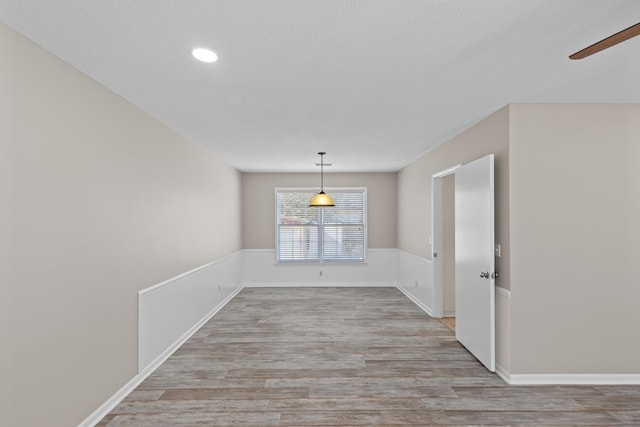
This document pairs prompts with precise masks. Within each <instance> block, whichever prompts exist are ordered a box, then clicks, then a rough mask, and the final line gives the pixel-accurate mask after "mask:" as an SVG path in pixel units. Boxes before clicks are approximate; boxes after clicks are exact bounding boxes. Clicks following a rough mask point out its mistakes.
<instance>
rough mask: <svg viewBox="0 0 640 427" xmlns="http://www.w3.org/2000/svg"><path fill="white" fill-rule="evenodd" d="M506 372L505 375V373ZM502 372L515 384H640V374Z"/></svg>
mask: <svg viewBox="0 0 640 427" xmlns="http://www.w3.org/2000/svg"><path fill="white" fill-rule="evenodd" d="M503 374H504V375H503ZM503 374H500V376H501V377H502V378H504V379H505V380H506V381H507V382H508V383H509V384H513V385H574V384H575V385H639V384H640V374H509V373H507V372H503Z"/></svg>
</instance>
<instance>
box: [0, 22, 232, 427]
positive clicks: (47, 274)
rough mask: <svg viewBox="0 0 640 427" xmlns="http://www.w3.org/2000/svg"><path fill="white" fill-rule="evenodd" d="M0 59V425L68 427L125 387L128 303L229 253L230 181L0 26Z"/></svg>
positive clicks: (131, 327) (132, 368)
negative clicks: (0, 339) (146, 290)
mask: <svg viewBox="0 0 640 427" xmlns="http://www.w3.org/2000/svg"><path fill="white" fill-rule="evenodd" d="M0 52H2V54H1V55H2V57H1V58H0V63H2V66H1V67H0V142H1V145H0V149H1V150H2V152H1V153H0V159H2V160H0V161H1V162H2V165H1V166H2V167H1V168H0V171H1V173H2V177H1V178H2V186H0V191H1V193H0V206H1V207H2V209H1V211H2V214H1V215H2V216H0V220H1V222H0V231H2V238H1V239H0V241H1V242H2V244H1V246H0V251H1V252H0V260H2V262H3V265H2V305H3V307H2V319H1V322H0V324H2V325H5V326H6V325H11V330H10V332H9V333H8V334H5V332H6V331H5V330H4V329H3V334H2V337H3V342H2V351H1V352H0V353H1V355H2V356H1V357H2V360H1V361H0V362H1V363H0V366H1V368H0V369H2V372H1V375H0V378H2V380H1V381H0V383H2V387H3V392H4V393H6V396H4V397H6V399H2V402H1V404H2V408H1V410H0V417H2V418H0V425H7V426H9V425H10V426H16V427H19V426H30V427H32V426H45V425H46V426H71V425H76V424H78V423H79V422H81V421H82V420H83V419H84V418H85V417H87V416H88V415H89V414H90V413H91V412H93V411H94V410H95V409H96V408H97V407H98V406H99V405H101V404H102V403H104V402H105V401H106V400H107V399H108V398H109V397H110V396H111V395H112V394H113V393H115V392H116V391H117V390H118V389H119V388H120V387H121V386H123V385H124V384H125V383H126V382H127V381H128V380H130V379H131V378H132V377H133V376H134V375H135V374H136V371H137V291H138V290H140V289H143V288H146V287H148V286H151V285H154V284H156V283H158V282H160V281H163V280H165V279H168V278H170V277H172V276H174V275H177V274H179V273H183V272H185V271H187V270H190V269H192V268H194V267H196V266H199V265H202V264H204V263H206V262H209V261H212V260H214V259H216V258H220V257H222V256H224V255H227V254H229V253H232V252H234V251H237V250H239V249H240V248H241V233H240V207H241V200H240V181H241V179H240V174H239V173H238V172H237V171H236V170H234V169H233V168H231V167H229V166H228V165H226V164H224V163H223V162H221V161H220V160H218V159H217V158H216V157H214V156H212V155H211V154H210V153H209V152H207V151H205V150H204V149H203V148H201V147H200V146H197V145H194V144H193V143H190V142H189V141H187V140H185V139H184V138H183V137H181V136H180V135H178V134H177V133H175V132H174V131H172V130H170V129H168V128H167V127H165V126H163V125H161V124H160V123H158V122H157V121H155V120H154V119H152V118H151V117H149V116H148V115H147V114H145V113H144V112H142V111H140V110H139V109H137V108H136V107H134V106H132V105H131V104H130V103H128V102H127V101H125V100H123V99H122V98H120V97H118V96H116V95H114V94H113V93H111V92H109V91H108V90H106V89H105V88H104V87H102V86H100V85H99V84H97V83H96V82H95V81H93V80H91V79H89V78H87V77H86V76H85V75H83V74H81V73H79V72H78V71H76V70H74V69H72V68H71V67H69V66H68V65H66V64H65V63H63V62H61V61H60V60H59V59H57V58H55V57H53V56H52V55H50V54H49V53H47V52H45V51H44V50H42V49H41V48H39V47H37V46H36V45H34V44H33V43H31V42H30V41H27V40H26V39H24V38H22V37H21V36H19V35H17V34H16V33H14V32H12V31H11V30H9V29H7V27H5V26H3V25H1V24H0ZM7 183H9V184H8V185H7ZM5 326H3V328H4V327H5Z"/></svg>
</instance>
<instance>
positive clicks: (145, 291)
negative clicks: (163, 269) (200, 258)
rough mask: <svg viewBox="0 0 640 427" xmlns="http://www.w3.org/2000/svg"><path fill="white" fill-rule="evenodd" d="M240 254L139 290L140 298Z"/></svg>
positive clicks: (219, 259)
mask: <svg viewBox="0 0 640 427" xmlns="http://www.w3.org/2000/svg"><path fill="white" fill-rule="evenodd" d="M239 253H242V250H240V251H236V252H234V253H231V254H229V255H227V256H224V257H222V258H218V259H216V260H215V261H211V262H209V263H207V264H204V265H201V266H200V267H196V268H194V269H193V270H189V271H187V272H185V273H182V274H178V275H177V276H174V277H172V278H170V279H167V280H165V281H164V282H160V283H158V284H156V285H153V286H149V287H148V288H144V289H141V290H139V291H138V298H139V297H140V296H142V295H146V294H151V293H153V292H155V291H157V290H159V289H160V288H162V287H163V286H166V285H168V284H171V283H172V282H175V281H176V280H180V279H183V278H185V277H187V276H189V275H191V274H193V273H196V272H198V271H200V270H204V269H205V268H207V267H210V266H212V265H215V264H219V263H221V262H224V261H227V260H229V259H230V258H232V257H234V256H238V254H239Z"/></svg>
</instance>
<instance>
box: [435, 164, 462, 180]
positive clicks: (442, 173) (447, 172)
mask: <svg viewBox="0 0 640 427" xmlns="http://www.w3.org/2000/svg"><path fill="white" fill-rule="evenodd" d="M460 166H462V163H458V164H456V165H453V166H451V167H448V168H446V169H442V170H441V171H439V172H436V173H434V174H432V175H431V178H442V177H445V176H447V175H451V174H452V173H454V172H455V171H456V169H458V168H459V167H460Z"/></svg>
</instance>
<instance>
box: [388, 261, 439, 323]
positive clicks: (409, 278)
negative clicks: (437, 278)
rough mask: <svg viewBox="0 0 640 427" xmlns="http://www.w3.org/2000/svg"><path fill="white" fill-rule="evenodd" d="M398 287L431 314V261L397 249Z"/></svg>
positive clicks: (432, 296)
mask: <svg viewBox="0 0 640 427" xmlns="http://www.w3.org/2000/svg"><path fill="white" fill-rule="evenodd" d="M397 257H398V279H397V280H398V287H399V288H400V290H402V291H403V292H404V293H405V295H407V296H408V297H409V298H411V299H412V300H413V301H414V302H415V303H416V304H418V305H419V306H420V307H421V308H422V309H423V310H424V311H426V312H427V313H428V314H429V315H430V316H433V307H434V301H435V296H434V286H433V285H434V284H433V262H432V261H431V260H428V259H425V258H421V257H419V256H416V255H413V254H410V253H408V252H405V251H402V250H397Z"/></svg>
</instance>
